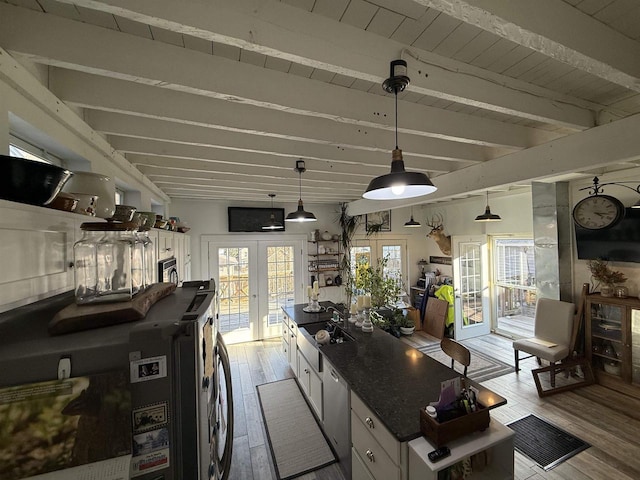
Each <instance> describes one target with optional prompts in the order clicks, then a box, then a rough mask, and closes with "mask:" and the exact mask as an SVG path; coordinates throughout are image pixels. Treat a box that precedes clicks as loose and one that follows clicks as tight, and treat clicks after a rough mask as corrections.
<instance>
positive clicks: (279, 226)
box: [262, 193, 284, 230]
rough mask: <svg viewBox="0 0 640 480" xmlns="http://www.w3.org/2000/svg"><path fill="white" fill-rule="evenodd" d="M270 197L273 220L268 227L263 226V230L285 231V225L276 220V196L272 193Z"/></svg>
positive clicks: (271, 219) (270, 220)
mask: <svg viewBox="0 0 640 480" xmlns="http://www.w3.org/2000/svg"><path fill="white" fill-rule="evenodd" d="M269 196H270V197H271V218H270V219H269V222H268V223H267V224H266V225H263V226H262V230H284V225H282V224H281V223H280V222H278V221H277V220H276V216H275V214H274V213H273V197H275V196H276V194H275V193H270V194H269Z"/></svg>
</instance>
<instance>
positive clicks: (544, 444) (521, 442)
mask: <svg viewBox="0 0 640 480" xmlns="http://www.w3.org/2000/svg"><path fill="white" fill-rule="evenodd" d="M507 426H508V427H509V428H510V429H511V430H513V431H514V432H516V434H515V437H514V442H513V443H514V448H515V450H516V451H518V452H520V453H521V454H522V455H524V456H526V457H529V458H530V459H531V460H533V461H534V462H536V464H537V465H538V466H539V467H540V468H543V469H544V470H551V469H552V468H553V467H555V466H556V465H558V464H560V463H562V462H564V461H565V460H566V459H568V458H570V457H573V456H574V455H576V454H577V453H579V452H581V451H582V450H585V449H587V448H589V447H590V446H591V445H589V444H588V443H586V442H583V441H582V440H580V439H579V438H577V437H574V436H573V435H571V434H570V433H568V432H566V431H564V430H562V429H560V428H558V427H556V426H554V425H551V424H550V423H549V422H547V421H545V420H543V419H541V418H540V417H536V416H535V415H527V416H526V417H523V418H521V419H520V420H516V421H514V422H512V423H508V424H507Z"/></svg>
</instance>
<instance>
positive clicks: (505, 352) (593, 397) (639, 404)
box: [229, 332, 640, 480]
mask: <svg viewBox="0 0 640 480" xmlns="http://www.w3.org/2000/svg"><path fill="white" fill-rule="evenodd" d="M434 341H435V339H433V338H428V337H426V336H423V334H422V333H421V332H416V333H415V334H414V335H413V336H412V337H411V341H410V342H407V343H412V344H414V345H420V344H427V343H433V342H434ZM463 343H465V344H467V345H469V346H471V347H472V348H475V349H477V350H480V351H483V352H484V353H486V354H487V355H491V356H494V357H496V358H499V359H500V360H502V361H504V362H506V363H509V364H511V365H513V349H512V347H511V340H509V339H506V338H504V337H500V336H498V335H487V336H484V337H480V338H476V339H471V340H466V341H464V342H463ZM229 355H230V360H231V372H232V380H233V389H234V391H233V393H234V408H235V430H234V436H235V438H234V445H233V464H232V468H231V479H233V480H272V479H275V478H276V476H275V471H274V468H273V463H272V460H271V454H270V452H269V446H268V443H267V441H266V434H265V430H264V424H263V421H262V415H261V413H260V406H259V403H258V397H257V393H256V389H255V387H256V385H260V384H262V383H266V382H272V381H275V380H279V379H284V378H289V377H292V376H293V372H292V371H291V369H290V368H289V366H288V364H287V361H286V359H285V357H284V355H283V353H282V348H281V344H280V340H279V339H274V340H265V341H261V342H251V343H244V344H238V345H230V346H229ZM521 366H522V370H521V371H520V373H519V374H515V373H511V374H508V375H503V376H502V377H498V378H495V379H492V380H488V381H487V382H484V385H486V386H487V387H488V388H491V389H492V390H495V391H496V392H497V393H499V394H500V395H503V396H505V397H506V398H507V399H508V403H507V405H505V406H503V407H499V408H497V409H494V410H492V411H491V416H492V417H493V418H495V419H496V420H498V421H500V422H502V423H508V422H511V421H513V420H516V419H518V418H521V417H523V416H525V415H528V414H530V413H534V414H536V415H538V416H540V417H542V418H545V419H547V420H548V421H550V422H551V423H553V424H555V425H557V426H558V427H560V428H563V429H565V430H567V431H569V432H570V433H572V434H574V435H576V436H578V437H579V438H581V439H583V440H585V441H586V442H589V443H590V444H591V445H592V447H591V448H589V449H587V450H585V451H583V452H581V453H579V454H578V455H576V456H574V457H572V458H570V459H569V460H567V461H565V462H563V463H561V464H560V465H558V466H557V467H555V468H554V469H552V470H550V471H549V472H545V471H544V470H542V469H540V468H539V467H537V466H536V465H535V464H534V463H533V462H532V461H531V460H529V459H528V458H526V457H524V456H522V455H520V454H518V453H516V454H515V472H516V473H515V478H516V479H517V480H524V479H527V480H542V479H549V480H565V479H566V480H586V479H592V480H637V479H640V401H639V400H636V399H632V398H630V397H627V396H624V395H621V394H618V393H616V392H613V391H611V390H608V389H606V388H603V387H601V386H599V385H592V386H589V387H583V388H580V389H577V390H574V391H571V392H566V393H560V394H556V395H552V396H550V397H546V398H545V399H541V398H540V397H538V394H537V391H536V387H535V383H534V381H533V377H532V375H531V372H530V370H531V369H532V368H536V366H537V365H536V363H535V360H533V359H528V360H524V361H522V362H521ZM299 478H300V479H301V480H343V479H344V477H343V476H342V474H341V472H340V469H339V468H338V467H337V466H336V465H335V464H334V465H331V466H329V467H326V468H324V469H322V470H318V471H316V472H312V473H309V474H306V475H304V476H302V477H299Z"/></svg>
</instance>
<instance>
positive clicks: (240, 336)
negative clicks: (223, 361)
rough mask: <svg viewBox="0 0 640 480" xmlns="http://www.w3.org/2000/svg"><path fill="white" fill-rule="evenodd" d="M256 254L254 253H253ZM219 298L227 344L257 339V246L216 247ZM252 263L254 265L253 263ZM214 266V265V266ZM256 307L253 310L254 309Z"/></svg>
mask: <svg viewBox="0 0 640 480" xmlns="http://www.w3.org/2000/svg"><path fill="white" fill-rule="evenodd" d="M252 250H253V252H252ZM212 253H214V258H215V259H216V260H217V265H216V267H217V268H216V270H215V271H216V272H217V279H218V292H219V293H218V297H219V302H220V308H219V310H218V312H219V319H220V332H221V333H222V334H223V336H224V339H225V342H226V343H237V342H247V341H251V340H257V339H258V331H257V330H258V329H257V328H256V326H255V319H256V318H255V317H256V315H255V313H254V314H253V315H252V310H253V312H255V305H254V304H255V299H256V298H257V295H256V294H255V293H254V289H255V281H254V279H253V275H252V273H253V272H254V271H255V268H253V267H252V265H251V264H252V263H253V262H255V260H253V259H252V255H255V246H251V247H250V246H244V247H223V246H220V247H216V248H214V251H213V252H212ZM252 260H253V262H252ZM214 263H215V262H214ZM252 306H253V307H254V308H253V309H252V308H251V307H252Z"/></svg>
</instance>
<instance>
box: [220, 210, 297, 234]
mask: <svg viewBox="0 0 640 480" xmlns="http://www.w3.org/2000/svg"><path fill="white" fill-rule="evenodd" d="M272 212H273V215H274V217H275V220H276V222H280V224H282V225H285V221H284V208H257V207H227V213H228V216H229V232H262V233H268V232H283V231H284V230H285V229H284V228H283V229H282V230H263V229H262V226H263V225H266V224H267V223H269V220H271V213H272Z"/></svg>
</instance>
